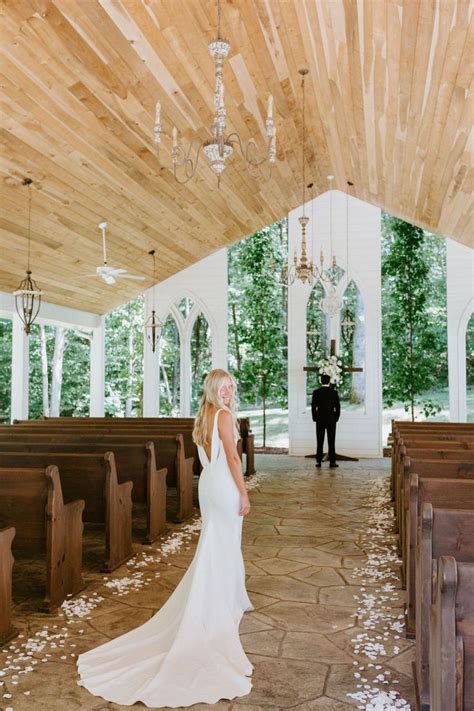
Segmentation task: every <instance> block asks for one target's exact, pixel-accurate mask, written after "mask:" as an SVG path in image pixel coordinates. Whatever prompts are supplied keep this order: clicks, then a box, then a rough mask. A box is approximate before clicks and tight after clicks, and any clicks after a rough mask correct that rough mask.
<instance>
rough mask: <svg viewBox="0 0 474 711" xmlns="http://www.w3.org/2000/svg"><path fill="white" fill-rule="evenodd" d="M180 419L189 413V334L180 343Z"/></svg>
mask: <svg viewBox="0 0 474 711" xmlns="http://www.w3.org/2000/svg"><path fill="white" fill-rule="evenodd" d="M180 404H181V407H180V411H181V417H189V416H190V413H191V334H190V333H187V334H186V337H185V338H183V340H182V342H181V393H180Z"/></svg>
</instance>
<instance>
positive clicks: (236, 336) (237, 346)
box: [232, 302, 242, 373]
mask: <svg viewBox="0 0 474 711" xmlns="http://www.w3.org/2000/svg"><path fill="white" fill-rule="evenodd" d="M232 325H233V327H234V343H235V359H236V361H237V372H238V373H240V369H241V365H242V358H241V355H240V342H239V334H238V331H237V314H236V313H235V303H234V302H232Z"/></svg>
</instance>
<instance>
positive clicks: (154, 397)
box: [144, 249, 228, 417]
mask: <svg viewBox="0 0 474 711" xmlns="http://www.w3.org/2000/svg"><path fill="white" fill-rule="evenodd" d="M227 280H228V277H227V250H226V249H220V250H219V251H217V252H215V253H214V254H211V256H209V257H206V258H205V259H202V260H201V261H199V262H197V263H196V264H193V265H192V266H191V267H188V268H187V269H183V270H182V271H181V272H179V273H178V274H175V275H174V276H172V277H170V278H169V279H166V280H165V281H163V282H161V283H160V284H157V285H156V286H155V305H156V314H157V316H158V318H160V319H161V320H162V321H164V320H165V319H166V317H167V316H168V314H170V313H171V314H173V315H176V316H178V313H177V308H176V305H177V304H178V303H179V302H180V301H181V299H182V298H183V297H184V296H189V297H190V298H191V299H192V300H193V302H194V304H195V308H194V309H193V311H192V312H191V313H190V315H189V316H188V318H187V319H186V322H185V323H184V325H183V324H182V323H181V321H180V319H179V317H177V318H176V319H175V321H176V324H177V327H178V330H179V336H180V344H181V397H180V402H181V415H182V416H183V417H185V416H187V415H189V404H190V392H191V361H190V340H191V334H192V327H193V325H194V322H195V319H196V317H197V315H198V313H199V312H202V313H203V314H204V316H205V317H206V319H207V321H208V323H209V327H210V329H211V337H212V367H213V368H227V289H228V284H227ZM151 304H152V289H148V291H146V292H145V310H146V317H148V315H149V314H150V312H151V308H152V307H151ZM158 358H159V350H157V352H156V353H155V354H153V353H152V351H151V348H150V345H149V344H148V343H147V342H146V341H145V358H144V364H145V368H144V414H145V416H146V417H152V416H157V415H158V414H159V398H158V393H159V369H158Z"/></svg>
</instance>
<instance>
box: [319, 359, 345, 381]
mask: <svg viewBox="0 0 474 711" xmlns="http://www.w3.org/2000/svg"><path fill="white" fill-rule="evenodd" d="M318 371H319V374H320V375H323V373H325V374H326V375H329V377H330V378H331V383H332V384H333V385H340V384H341V383H342V373H343V368H342V360H341V359H340V358H339V356H337V355H335V354H332V355H329V356H327V358H323V359H322V360H321V361H320V362H319V363H318Z"/></svg>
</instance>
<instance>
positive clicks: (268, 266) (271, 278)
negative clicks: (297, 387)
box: [229, 220, 288, 446]
mask: <svg viewBox="0 0 474 711" xmlns="http://www.w3.org/2000/svg"><path fill="white" fill-rule="evenodd" d="M287 230H288V226H287V221H286V220H281V221H280V222H276V223H275V224H273V225H271V226H270V227H267V228H265V229H263V230H261V231H259V232H256V233H255V234H254V235H252V236H251V237H249V238H247V239H246V240H244V241H242V242H239V243H237V244H235V245H234V246H233V247H231V249H229V363H230V369H231V371H232V372H233V374H234V375H235V378H236V380H237V382H238V385H239V397H240V402H241V407H246V406H249V405H253V406H254V407H261V408H262V410H263V446H265V442H266V409H267V407H268V406H269V405H271V404H272V405H275V404H279V405H280V406H282V407H284V406H285V405H286V402H287V380H288V376H287V293H286V289H285V288H284V287H283V286H282V285H281V279H280V277H281V269H282V266H283V260H284V259H285V258H286V254H287V244H288V234H287Z"/></svg>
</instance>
